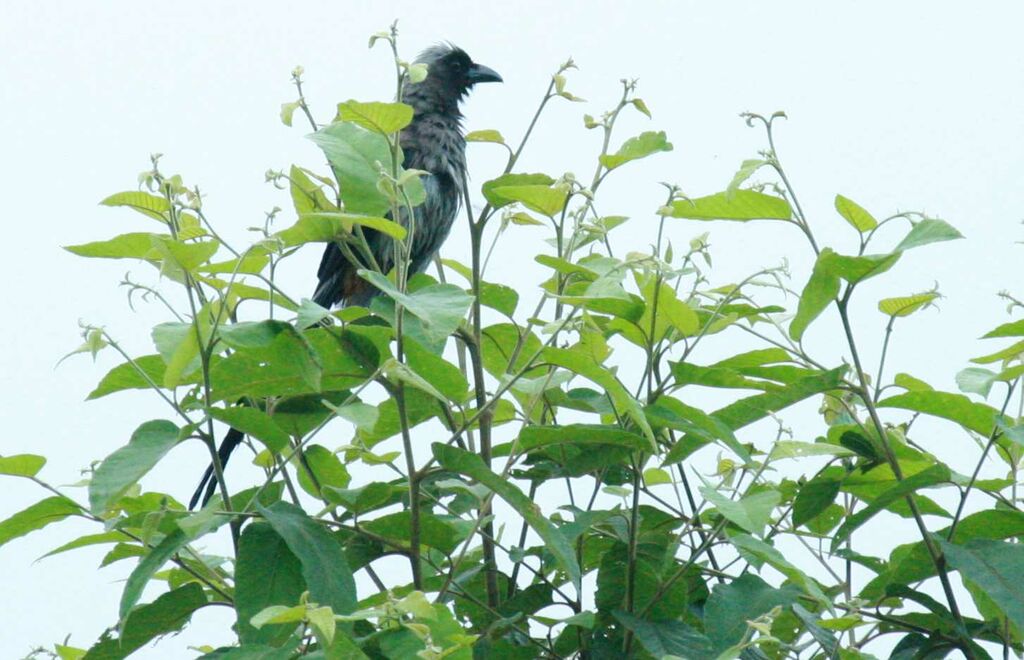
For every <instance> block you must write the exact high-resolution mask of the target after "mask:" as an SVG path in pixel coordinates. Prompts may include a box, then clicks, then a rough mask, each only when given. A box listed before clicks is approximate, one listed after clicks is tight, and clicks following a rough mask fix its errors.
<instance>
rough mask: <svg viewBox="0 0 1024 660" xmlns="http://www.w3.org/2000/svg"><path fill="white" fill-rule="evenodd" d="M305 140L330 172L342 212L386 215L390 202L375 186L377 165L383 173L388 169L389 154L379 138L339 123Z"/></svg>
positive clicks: (389, 164) (369, 132) (363, 129)
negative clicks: (320, 152)
mask: <svg viewBox="0 0 1024 660" xmlns="http://www.w3.org/2000/svg"><path fill="white" fill-rule="evenodd" d="M309 137H310V139H311V140H313V142H315V143H316V145H317V146H318V147H320V148H321V149H322V150H323V152H324V154H325V155H326V156H327V160H328V162H330V164H331V167H332V168H333V169H334V175H335V177H336V178H337V179H338V187H339V190H340V194H341V199H342V201H343V202H344V204H345V211H346V212H349V213H363V214H366V215H371V216H382V215H384V214H385V213H387V212H388V210H389V209H390V208H391V201H390V200H389V199H388V198H387V196H386V195H385V194H384V193H382V192H381V191H380V190H379V189H378V187H377V181H378V179H379V178H380V171H379V169H378V164H380V166H381V167H383V168H384V169H385V171H387V172H391V168H392V152H391V149H390V147H389V146H388V141H387V139H386V138H385V137H384V136H383V135H381V134H379V133H375V132H374V131H370V130H367V129H365V128H362V127H360V126H357V125H355V124H352V123H350V122H343V121H342V122H335V123H333V124H331V125H329V126H325V127H323V128H321V129H320V130H318V131H317V132H316V133H313V134H312V135H311V136H309Z"/></svg>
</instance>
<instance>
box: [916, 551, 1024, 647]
mask: <svg viewBox="0 0 1024 660" xmlns="http://www.w3.org/2000/svg"><path fill="white" fill-rule="evenodd" d="M934 538H935V540H936V541H937V542H938V543H939V545H940V546H941V547H942V554H943V555H945V557H946V561H947V562H949V565H950V566H952V567H953V568H955V569H956V570H958V571H960V574H961V575H962V576H963V577H965V578H967V579H968V580H970V581H971V582H974V583H975V584H977V585H978V586H980V587H981V588H982V589H984V590H985V593H986V594H987V595H988V597H989V598H991V599H992V601H994V602H995V604H996V605H998V606H999V607H1000V609H1002V610H1003V613H1004V614H1006V617H1007V618H1008V619H1009V620H1010V621H1011V622H1012V623H1013V624H1014V625H1015V626H1017V627H1018V628H1024V592H1022V591H1021V589H1020V578H1021V575H1024V545H1020V544H1018V543H1009V542H1006V541H992V540H988V539H974V540H972V541H967V542H966V543H964V544H962V545H961V544H955V543H949V542H948V541H946V540H945V539H944V538H942V537H941V536H938V535H936V536H935V537H934Z"/></svg>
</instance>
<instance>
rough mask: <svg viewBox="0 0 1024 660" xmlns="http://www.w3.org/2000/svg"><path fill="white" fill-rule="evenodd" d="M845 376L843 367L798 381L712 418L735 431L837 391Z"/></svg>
mask: <svg viewBox="0 0 1024 660" xmlns="http://www.w3.org/2000/svg"><path fill="white" fill-rule="evenodd" d="M845 372H846V367H838V368H836V369H832V370H830V371H820V372H817V373H815V374H813V375H810V376H806V377H803V378H800V379H798V380H796V381H794V382H793V383H791V384H790V385H789V386H788V387H786V388H784V389H782V390H776V391H774V392H765V393H764V394H758V395H755V396H751V397H747V398H745V399H740V400H739V401H736V402H735V403H731V404H729V405H728V406H726V407H724V408H721V409H719V410H716V411H715V412H714V413H712V414H713V415H714V416H715V417H716V418H718V419H719V420H721V421H722V422H723V423H724V424H725V425H726V426H728V427H729V428H730V429H732V430H734V431H735V430H736V429H739V428H742V427H744V426H746V425H748V424H751V423H753V422H756V421H757V420H759V419H763V418H764V417H766V416H768V415H769V414H771V413H774V412H778V411H780V410H782V409H783V408H787V407H789V406H791V405H793V404H794V403H797V402H799V401H803V400H804V399H806V398H807V397H810V396H814V395H815V394H820V393H822V392H828V391H830V390H834V389H836V388H838V387H839V385H840V384H841V383H842V381H843V374H844V373H845Z"/></svg>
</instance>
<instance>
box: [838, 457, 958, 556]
mask: <svg viewBox="0 0 1024 660" xmlns="http://www.w3.org/2000/svg"><path fill="white" fill-rule="evenodd" d="M950 478H951V476H950V472H949V468H948V467H946V466H945V465H933V466H931V467H930V468H927V469H925V470H922V471H920V472H918V473H916V474H914V475H912V476H910V477H907V478H905V479H903V480H901V481H897V482H896V483H895V484H894V485H892V486H891V487H889V488H888V489H886V490H884V491H883V492H882V493H881V494H880V495H878V497H876V498H875V499H873V500H871V502H870V503H868V505H867V506H866V507H864V508H863V509H861V510H860V511H858V512H857V513H855V514H853V515H851V516H847V518H846V520H844V521H843V524H842V525H840V526H839V529H838V530H836V532H835V534H834V535H833V536H832V551H833V552H835V551H836V549H837V548H838V547H839V546H840V545H841V544H842V543H843V541H845V540H846V539H847V538H849V536H850V534H852V533H853V531H854V530H856V529H857V528H858V527H860V526H861V525H863V524H864V523H866V522H867V521H868V520H869V519H871V517H872V516H874V515H875V514H876V513H878V512H879V511H881V510H882V509H885V508H886V507H888V506H889V505H890V504H892V503H893V502H895V501H896V500H899V499H903V498H905V497H907V496H908V495H912V494H913V493H916V492H917V491H918V490H921V489H922V488H928V487H930V486H935V485H938V484H941V483H947V482H949V480H950Z"/></svg>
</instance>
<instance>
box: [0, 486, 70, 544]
mask: <svg viewBox="0 0 1024 660" xmlns="http://www.w3.org/2000/svg"><path fill="white" fill-rule="evenodd" d="M81 511H82V509H81V507H79V506H78V505H77V504H75V503H74V502H73V501H72V500H70V499H68V498H66V497H64V496H62V495H55V496H53V497H48V498H46V499H45V500H40V501H39V502H36V503H35V504H33V505H32V506H30V507H28V508H27V509H22V510H21V511H19V512H18V513H15V514H14V515H12V516H11V517H9V518H7V520H4V521H2V522H0V546H2V545H4V544H5V543H7V542H8V541H11V540H13V539H16V538H18V537H20V536H25V535H26V534H28V533H30V532H34V531H35V530H37V529H42V528H43V527H46V526H47V525H49V524H50V523H55V522H59V521H61V520H64V519H65V518H67V517H68V516H74V515H78V514H79V513H81Z"/></svg>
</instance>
